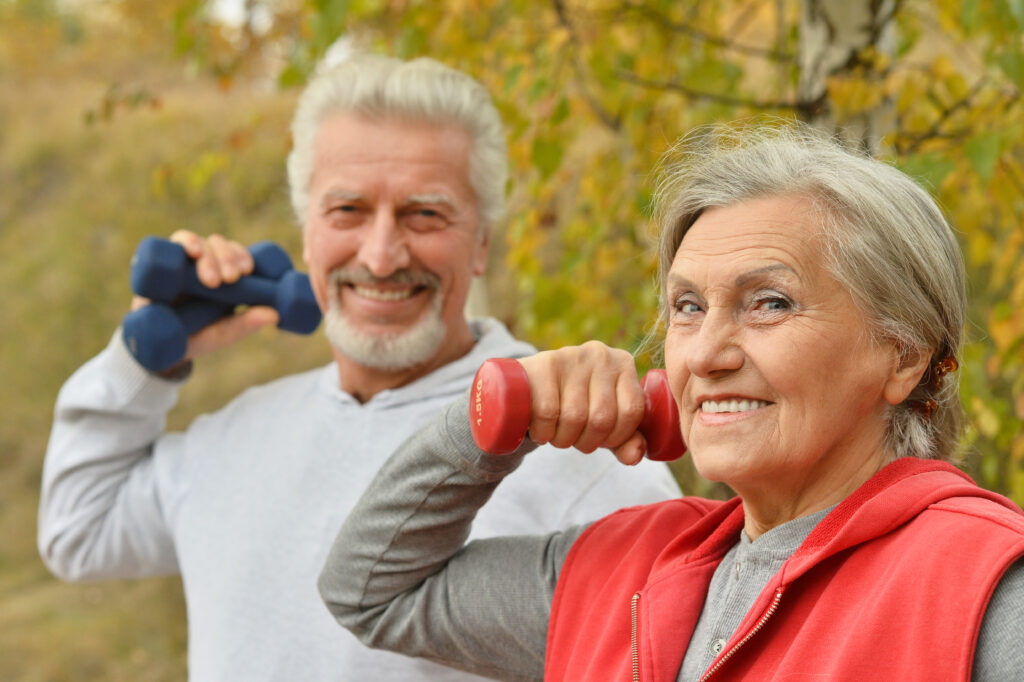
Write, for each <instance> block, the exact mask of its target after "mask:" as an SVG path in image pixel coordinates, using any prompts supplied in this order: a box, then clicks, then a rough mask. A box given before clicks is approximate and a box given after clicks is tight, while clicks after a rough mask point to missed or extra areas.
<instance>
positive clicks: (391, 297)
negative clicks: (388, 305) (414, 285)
mask: <svg viewBox="0 0 1024 682" xmlns="http://www.w3.org/2000/svg"><path fill="white" fill-rule="evenodd" d="M355 290H356V293H357V294H359V295H360V296H363V297H364V298H372V299H373V300H375V301H401V300H404V299H406V298H409V297H410V296H412V292H413V290H412V289H375V288H370V287H361V286H358V285H356V286H355Z"/></svg>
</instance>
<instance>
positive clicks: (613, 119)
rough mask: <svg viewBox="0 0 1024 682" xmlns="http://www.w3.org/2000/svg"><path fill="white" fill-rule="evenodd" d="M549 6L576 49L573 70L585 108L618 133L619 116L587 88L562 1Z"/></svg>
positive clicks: (555, 0)
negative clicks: (606, 107)
mask: <svg viewBox="0 0 1024 682" xmlns="http://www.w3.org/2000/svg"><path fill="white" fill-rule="evenodd" d="M551 4H552V6H553V7H554V8H555V15H556V16H557V17H558V23H559V24H560V25H561V26H562V27H564V28H565V30H566V31H568V33H569V42H571V43H572V44H573V45H574V46H575V47H576V50H575V51H574V52H573V56H572V63H573V68H574V69H575V71H576V75H577V76H578V80H579V83H580V94H581V95H582V96H583V100H584V101H585V102H586V103H587V106H589V107H590V110H591V111H593V112H594V115H595V116H597V118H598V119H599V120H600V121H601V123H603V124H604V125H606V126H608V127H609V128H611V129H612V130H614V131H615V132H616V133H617V132H620V131H621V130H622V116H621V114H613V113H611V112H610V111H608V110H607V109H605V108H604V107H603V106H602V105H601V102H599V101H598V99H597V97H596V96H595V95H594V93H592V92H591V91H590V88H589V87H588V86H587V72H586V67H585V65H584V64H583V60H582V59H581V58H580V49H581V42H580V39H579V36H578V35H577V34H576V27H575V26H573V24H572V21H571V20H570V19H569V12H568V10H567V9H566V7H565V2H564V0H552V2H551Z"/></svg>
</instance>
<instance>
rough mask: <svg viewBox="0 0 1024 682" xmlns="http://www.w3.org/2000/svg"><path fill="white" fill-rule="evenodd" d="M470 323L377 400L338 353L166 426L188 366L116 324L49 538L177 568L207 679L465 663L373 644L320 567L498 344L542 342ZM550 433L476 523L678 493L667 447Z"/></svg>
mask: <svg viewBox="0 0 1024 682" xmlns="http://www.w3.org/2000/svg"><path fill="white" fill-rule="evenodd" d="M473 330H474V333H475V334H476V336H477V338H478V341H477V343H476V345H475V346H474V347H473V349H472V350H471V351H470V353H468V354H467V355H466V356H464V357H462V358H460V359H459V360H457V361H455V362H452V363H450V364H448V365H445V366H444V367H442V368H440V369H438V370H436V371H434V372H432V373H430V374H429V375H426V376H424V377H421V378H420V379H419V380H417V381H415V382H413V383H410V384H408V385H406V386H402V387H399V388H396V389H392V390H388V391H382V392H380V393H378V394H377V395H375V396H374V397H373V398H372V399H371V400H369V401H367V402H366V403H360V402H359V401H358V400H356V399H355V398H354V397H353V396H351V395H349V394H348V393H346V392H344V391H342V390H341V388H340V385H339V377H338V368H337V366H336V365H334V364H331V365H327V366H324V367H322V368H319V369H316V370H313V371H310V372H305V373H302V374H297V375H293V376H290V377H285V378H282V379H280V380H277V381H275V382H272V383H270V384H267V385H264V386H259V387H254V388H251V389H249V390H247V391H245V392H244V393H243V394H242V395H240V396H239V397H238V398H236V399H235V400H233V401H232V402H231V403H230V404H229V405H227V406H226V407H225V408H224V409H222V410H220V411H218V412H216V413H214V414H210V415H205V416H203V417H200V418H198V419H196V420H195V421H194V422H193V423H192V424H191V425H190V426H189V428H188V429H187V430H186V431H184V432H168V433H165V432H164V420H165V415H166V414H167V411H168V410H169V409H171V407H172V406H173V405H174V403H175V400H176V397H177V394H178V390H179V388H180V386H181V383H180V382H175V381H166V380H163V379H160V378H158V377H155V376H153V375H151V374H149V373H148V372H146V371H145V370H143V369H142V368H141V367H140V366H139V365H138V364H137V363H136V362H135V361H134V360H133V359H132V357H131V356H130V355H129V354H128V352H127V350H126V349H125V347H124V344H123V343H122V342H121V339H120V335H117V336H116V337H115V338H114V340H113V341H112V342H111V344H110V345H109V346H108V347H107V348H106V349H105V350H104V351H103V352H102V353H100V355H99V356H97V357H96V358H94V359H93V360H91V361H90V362H89V363H87V364H86V365H85V366H84V367H82V368H81V369H80V370H79V371H78V372H76V373H75V375H74V376H73V377H72V378H71V379H69V380H68V382H67V383H66V384H65V386H64V388H63V389H62V390H61V393H60V396H59V398H58V402H57V409H56V417H55V420H54V426H53V432H52V435H51V438H50V444H49V449H48V452H47V457H46V462H45V465H44V470H43V493H42V500H41V503H40V514H39V548H40V553H41V555H42V556H43V557H44V560H45V561H46V562H47V565H48V566H49V567H50V568H51V570H53V571H54V572H55V573H56V574H58V575H59V576H61V577H63V578H66V579H70V580H94V579H109V578H122V577H137V576H147V575H155V574H160V573H165V574H169V573H176V572H180V573H181V575H182V577H183V582H184V589H185V598H186V601H187V605H188V619H189V677H190V679H191V680H193V682H206V681H214V680H245V682H256V681H258V680H268V681H270V680H275V681H276V680H302V681H303V682H312V681H314V680H331V681H334V682H340V681H342V680H353V681H354V680H360V681H362V680H368V679H372V680H374V682H405V681H406V680H445V681H446V682H452V681H454V680H460V681H462V680H468V678H469V676H468V675H465V674H462V673H459V672H457V671H454V670H452V669H450V668H442V667H441V666H438V665H435V664H432V663H430V662H428V661H423V660H413V659H410V658H406V657H403V656H398V655H395V654H392V653H388V652H383V651H371V650H369V649H367V648H366V647H364V646H362V645H361V644H360V643H359V642H358V641H356V640H355V638H354V637H352V636H351V635H349V634H348V633H347V632H344V631H342V630H341V629H340V628H339V627H338V626H337V625H336V624H335V622H334V620H333V619H332V618H331V616H330V614H329V613H328V612H327V610H326V609H325V608H324V606H323V602H322V601H321V600H320V597H319V595H318V594H317V591H316V579H317V574H318V573H319V571H320V568H321V566H322V565H323V562H324V556H325V555H326V553H327V549H328V547H329V546H330V543H331V540H332V539H333V537H334V535H335V534H336V532H337V529H338V527H339V526H340V525H341V522H342V520H343V519H344V516H345V514H346V513H347V512H348V510H349V508H350V507H351V506H352V505H353V504H355V501H356V499H357V498H358V496H359V494H360V493H361V492H362V490H363V489H364V488H365V486H366V485H367V484H368V482H369V481H370V479H371V478H372V476H373V474H374V473H375V472H376V471H377V469H378V468H379V467H380V465H381V463H382V462H384V461H385V460H386V459H387V457H388V455H390V453H391V452H392V451H393V450H394V449H395V448H396V447H397V446H398V445H399V444H400V443H401V442H402V441H403V440H405V438H406V437H408V435H409V434H410V433H412V432H413V430H414V429H415V428H416V427H417V426H419V425H420V424H423V423H425V422H426V421H427V420H429V419H430V418H431V417H432V416H433V415H434V414H436V413H437V411H438V410H440V409H442V408H443V407H444V406H445V405H447V404H448V403H450V402H451V401H452V400H453V399H455V398H456V397H457V396H459V395H461V394H462V393H463V392H465V391H466V390H467V389H468V388H469V386H470V384H471V382H472V378H473V375H474V373H475V372H476V369H477V368H478V367H479V366H480V363H481V362H483V360H484V359H486V358H488V357H496V356H520V355H526V354H530V353H533V352H534V349H533V348H532V347H531V346H529V345H528V344H525V343H522V342H520V341H517V340H516V339H514V338H513V337H512V336H511V335H510V334H509V333H508V331H507V330H506V329H505V328H504V326H502V325H501V324H500V323H498V322H497V321H495V320H479V321H475V322H474V323H473ZM549 451H550V454H551V456H550V457H538V458H536V459H534V460H533V461H532V462H529V463H527V465H525V466H524V470H523V471H521V472H520V473H521V474H522V475H521V476H517V478H516V480H515V481H509V482H508V485H506V486H502V490H501V491H500V492H499V493H498V494H497V495H496V496H495V497H494V499H493V500H492V504H491V505H489V507H488V509H487V511H486V512H484V514H483V515H481V518H480V520H481V523H478V524H477V525H476V527H475V528H474V532H475V534H477V535H478V536H481V537H482V536H487V535H498V534H510V533H539V532H547V531H550V530H552V529H555V528H561V527H566V526H570V525H574V524H577V523H580V522H583V521H587V520H592V519H595V518H597V517H599V516H602V515H604V514H607V513H609V512H611V511H613V510H614V509H616V508H618V507H621V506H626V505H631V504H638V503H640V502H642V501H652V500H660V499H667V498H671V497H677V496H678V495H679V489H678V487H677V486H676V484H675V482H674V480H673V479H672V476H671V474H670V472H669V471H668V469H667V467H665V466H664V465H656V464H654V463H651V466H649V467H644V468H642V469H636V470H626V469H625V468H624V467H621V466H619V465H618V462H616V460H615V458H614V457H613V456H612V455H611V453H609V452H608V451H601V452H596V453H594V454H592V455H584V454H582V453H580V452H573V451H561V452H559V451H554V450H553V449H550V448H549Z"/></svg>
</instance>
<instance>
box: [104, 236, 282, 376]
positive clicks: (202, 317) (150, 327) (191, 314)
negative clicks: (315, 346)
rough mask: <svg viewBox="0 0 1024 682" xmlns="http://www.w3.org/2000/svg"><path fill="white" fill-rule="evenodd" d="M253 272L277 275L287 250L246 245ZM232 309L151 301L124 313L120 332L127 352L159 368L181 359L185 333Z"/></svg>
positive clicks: (200, 303) (192, 302)
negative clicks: (250, 257) (250, 256)
mask: <svg viewBox="0 0 1024 682" xmlns="http://www.w3.org/2000/svg"><path fill="white" fill-rule="evenodd" d="M249 253H250V254H252V259H253V275H257V276H260V277H266V278H269V279H280V278H281V277H282V276H283V275H284V274H285V273H287V272H289V271H290V270H291V269H292V261H291V258H290V257H289V256H288V254H287V252H285V250H284V249H282V248H281V247H280V246H278V245H277V244H275V243H273V242H270V241H263V242H257V243H256V244H253V245H252V246H250V247H249ZM234 310H235V305H234V304H232V303H222V302H217V301H207V300H203V299H199V298H192V297H189V298H186V299H185V300H184V301H182V302H180V303H176V304H174V305H170V304H167V303H160V302H153V303H150V304H149V305H146V306H144V307H142V308H140V309H138V310H133V311H132V312H130V313H128V314H127V315H125V317H124V320H123V321H122V322H121V330H122V336H123V337H124V341H125V345H126V346H127V347H128V350H129V352H130V353H131V354H132V356H133V357H135V359H136V360H138V362H139V364H141V365H142V366H143V367H145V368H146V369H148V370H150V371H151V372H162V371H164V370H166V369H169V368H170V367H173V366H174V365H176V364H178V363H179V362H181V361H182V360H183V359H184V357H185V351H186V349H187V347H188V337H189V336H191V335H192V334H195V333H196V332H198V331H199V330H201V329H203V328H204V327H206V326H208V325H210V324H213V323H214V322H216V321H217V320H220V319H221V318H224V317H227V316H228V315H231V314H232V313H233V312H234Z"/></svg>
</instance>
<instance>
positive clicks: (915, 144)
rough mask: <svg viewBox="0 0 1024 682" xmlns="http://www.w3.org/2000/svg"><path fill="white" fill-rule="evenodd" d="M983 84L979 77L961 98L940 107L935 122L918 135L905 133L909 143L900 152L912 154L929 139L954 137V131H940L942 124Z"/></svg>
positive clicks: (967, 102) (961, 107) (964, 106)
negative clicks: (944, 106) (942, 107)
mask: <svg viewBox="0 0 1024 682" xmlns="http://www.w3.org/2000/svg"><path fill="white" fill-rule="evenodd" d="M984 85H985V79H984V78H981V79H979V80H978V82H977V83H975V84H974V85H973V86H972V87H971V89H970V91H968V93H967V94H966V95H964V96H963V98H961V99H960V100H957V101H956V102H954V103H953V104H951V105H950V106H948V107H946V108H945V109H942V110H941V112H940V114H939V117H938V118H937V119H936V120H935V122H933V123H932V125H931V126H930V127H929V128H928V130H926V131H924V132H923V133H920V134H918V135H907V136H906V138H907V141H908V143H909V144H908V146H906V147H905V148H904V149H903V150H901V152H900V153H901V154H913V153H915V152H917V151H918V150H919V149H920V148H921V145H923V144H924V143H925V142H927V141H929V140H933V139H938V138H941V137H955V136H956V133H945V134H943V133H942V126H943V124H945V123H946V122H947V121H949V119H950V118H952V116H953V114H955V113H956V112H958V111H960V110H961V109H965V108H967V107H968V106H969V105H970V103H971V101H972V100H973V99H974V98H975V97H976V96H977V94H978V93H979V92H980V91H981V89H982V87H983V86H984Z"/></svg>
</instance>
